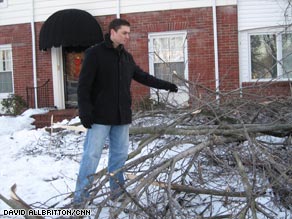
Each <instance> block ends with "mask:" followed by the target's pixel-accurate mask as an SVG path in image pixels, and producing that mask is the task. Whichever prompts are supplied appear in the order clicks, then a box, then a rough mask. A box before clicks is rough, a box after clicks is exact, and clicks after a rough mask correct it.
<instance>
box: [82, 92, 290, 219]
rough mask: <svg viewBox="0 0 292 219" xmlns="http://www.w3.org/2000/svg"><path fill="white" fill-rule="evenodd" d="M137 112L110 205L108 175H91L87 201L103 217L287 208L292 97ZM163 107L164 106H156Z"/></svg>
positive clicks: (253, 214)
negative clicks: (119, 195) (117, 193)
mask: <svg viewBox="0 0 292 219" xmlns="http://www.w3.org/2000/svg"><path fill="white" fill-rule="evenodd" d="M224 99H225V100H224V101H220V102H218V100H217V99H214V100H213V101H208V102H202V100H201V99H198V98H196V99H195V100H196V101H197V103H196V104H195V105H193V106H192V107H188V108H181V109H173V108H172V106H165V105H164V106H163V108H159V109H157V108H155V106H151V107H150V108H152V110H150V111H149V110H148V111H138V112H136V114H135V116H134V121H133V125H132V127H131V129H130V133H131V140H132V142H135V144H133V148H132V151H131V153H130V154H129V159H128V162H127V163H126V165H125V166H124V167H123V170H124V171H125V173H126V176H127V181H126V184H125V185H124V186H121V188H120V189H121V190H122V191H123V192H124V198H125V199H124V200H123V201H122V202H121V203H120V204H119V206H117V205H114V206H113V205H112V202H111V201H110V199H111V196H110V192H109V188H108V180H109V177H110V176H109V174H108V173H107V171H106V170H105V169H104V170H102V171H100V172H98V173H97V174H96V175H95V181H94V183H93V185H92V188H91V190H90V194H91V195H90V198H89V200H88V201H89V203H90V204H91V206H93V209H95V211H96V212H95V213H96V216H95V218H100V215H101V214H102V212H103V211H104V209H107V208H110V213H111V218H123V217H122V216H121V215H123V212H124V211H125V209H126V212H127V215H126V216H125V217H124V218H206V219H207V218H208V219H211V218H212V219H213V218H214V219H215V218H216V219H217V218H277V216H278V213H279V212H282V213H283V214H284V215H285V216H286V217H288V215H290V214H291V212H290V211H291V210H292V198H291V197H292V145H291V144H292V112H291V109H292V100H291V98H290V97H285V98H279V97H278V98H276V97H274V98H271V97H269V98H267V99H266V98H264V97H261V98H257V99H255V98H253V99H248V98H243V97H241V98H239V96H237V95H233V94H232V95H228V96H224ZM158 105H159V107H161V104H158Z"/></svg>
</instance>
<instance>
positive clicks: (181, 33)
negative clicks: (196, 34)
mask: <svg viewBox="0 0 292 219" xmlns="http://www.w3.org/2000/svg"><path fill="white" fill-rule="evenodd" d="M165 37H167V38H170V37H183V38H184V39H186V41H185V46H184V51H183V53H184V60H183V61H184V65H185V68H184V78H185V79H186V80H188V77H189V72H188V40H187V31H186V30H185V31H167V32H151V33H148V44H149V45H148V48H149V49H148V50H149V51H148V52H149V73H150V74H151V75H153V76H154V75H155V72H154V64H155V62H154V60H155V59H154V45H153V41H154V39H157V38H165Z"/></svg>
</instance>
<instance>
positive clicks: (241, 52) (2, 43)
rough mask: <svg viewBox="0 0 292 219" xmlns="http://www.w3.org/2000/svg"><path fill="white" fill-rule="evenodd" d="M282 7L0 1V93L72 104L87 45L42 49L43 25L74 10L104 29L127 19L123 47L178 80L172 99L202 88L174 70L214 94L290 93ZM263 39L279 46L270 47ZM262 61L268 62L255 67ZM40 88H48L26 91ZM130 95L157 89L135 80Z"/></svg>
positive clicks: (245, 1)
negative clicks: (126, 39)
mask: <svg viewBox="0 0 292 219" xmlns="http://www.w3.org/2000/svg"><path fill="white" fill-rule="evenodd" d="M258 5H261V7H258ZM287 5H288V1H287V0H257V1H255V0H212V1H206V0H193V1H190V0H169V1H165V0H156V1H154V0H146V1H141V2H140V1H130V0H118V1H117V0H110V1H94V2H93V1H77V0H75V1H67V0H64V1H44V0H14V1H12V0H0V99H4V98H7V97H8V95H9V94H17V95H20V96H22V97H23V98H24V99H26V100H27V99H28V101H30V102H29V104H30V107H36V106H37V107H43V106H54V107H56V108H57V109H67V108H74V107H76V93H75V92H76V83H77V78H78V74H79V70H80V68H81V65H82V58H83V55H84V49H85V48H83V49H82V48H81V50H80V48H79V50H78V51H74V49H73V51H72V50H70V49H68V48H69V47H67V46H68V45H65V46H64V44H62V43H61V45H60V46H57V47H55V46H53V47H52V48H47V49H46V50H40V49H39V47H40V32H41V30H42V28H43V26H44V23H45V22H46V21H47V20H48V19H49V18H51V17H52V16H53V15H54V13H56V12H59V11H62V10H65V9H73V8H74V9H78V10H82V11H85V12H88V13H89V14H90V15H92V16H93V18H94V19H95V20H96V21H97V23H98V25H99V27H100V28H101V31H102V34H104V33H106V32H107V25H108V23H109V22H110V21H111V20H112V19H113V18H115V17H121V18H124V19H127V20H128V21H129V22H130V23H131V32H132V33H131V41H130V43H129V45H127V50H129V51H130V52H131V53H132V54H133V56H134V58H135V61H136V63H137V64H138V65H139V66H140V67H141V68H142V69H144V70H145V71H146V72H149V73H150V74H153V75H156V76H157V77H160V78H163V79H165V80H170V81H174V82H175V83H177V84H179V85H180V87H181V89H180V90H181V92H178V93H177V94H174V96H172V97H171V98H172V99H173V100H175V103H177V104H186V103H190V102H191V99H190V96H191V94H193V92H194V91H195V90H196V94H195V95H197V96H199V97H200V98H204V95H205V92H206V91H205V90H204V89H193V88H192V87H185V86H184V83H183V82H182V80H179V79H177V77H176V75H178V76H179V77H180V78H183V79H186V80H189V81H193V82H196V83H199V84H201V85H203V86H204V87H206V88H207V89H209V90H212V91H214V92H215V91H220V92H227V91H230V90H234V89H238V88H244V87H250V90H252V91H253V92H254V90H253V89H256V88H255V87H254V86H253V85H254V84H259V83H261V84H264V85H265V86H263V87H262V88H261V92H263V93H264V95H275V94H276V95H289V94H291V93H290V80H289V77H290V76H291V73H290V71H291V70H292V66H291V62H292V58H291V56H289V54H290V53H291V46H290V47H289V45H291V44H292V37H291V34H290V33H289V32H287V31H284V30H287V28H286V29H285V27H287V25H286V26H285V24H286V23H287V21H288V22H289V19H290V20H291V14H290V15H289V14H288V15H287V16H286V17H285V16H284V15H285V8H286V7H287ZM285 18H286V19H285ZM287 19H288V20H287ZM84 25H86V23H85V24H84ZM283 31H284V32H283ZM51 34H54V33H51ZM45 37H46V36H45ZM267 39H270V41H269V42H268V43H267ZM45 40H46V39H45ZM267 44H268V45H269V46H270V47H269V48H274V49H275V48H277V50H276V51H272V52H269V50H268V49H265V45H267ZM75 46H76V47H80V45H75ZM88 46H89V45H88ZM73 47H74V46H73ZM70 48H71V47H70ZM254 51H257V53H255V52H254ZM258 53H260V55H258ZM256 54H257V56H256ZM284 58H285V59H284ZM263 63H265V65H267V66H268V67H269V68H267V67H266V66H265V67H263V68H262V69H260V68H259V66H262V64H263ZM283 69H284V70H285V71H284V70H283ZM287 72H288V73H287ZM271 81H272V82H273V81H274V83H271ZM40 86H44V87H45V92H42V91H41V90H40V89H39V90H34V89H32V91H33V92H31V93H29V92H27V88H30V87H40ZM132 95H133V99H134V100H135V102H139V101H141V100H142V99H144V98H145V97H148V96H151V97H153V98H155V97H156V92H155V91H153V90H152V89H151V90H150V89H149V88H147V87H144V86H142V85H139V84H138V83H136V82H133V83H132ZM161 95H162V96H163V95H164V94H163V91H162V94H161ZM36 97H37V98H36Z"/></svg>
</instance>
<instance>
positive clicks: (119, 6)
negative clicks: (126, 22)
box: [117, 0, 121, 18]
mask: <svg viewBox="0 0 292 219" xmlns="http://www.w3.org/2000/svg"><path fill="white" fill-rule="evenodd" d="M120 15H121V0H117V18H120V17H121V16H120Z"/></svg>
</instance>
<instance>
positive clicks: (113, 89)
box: [74, 19, 178, 204]
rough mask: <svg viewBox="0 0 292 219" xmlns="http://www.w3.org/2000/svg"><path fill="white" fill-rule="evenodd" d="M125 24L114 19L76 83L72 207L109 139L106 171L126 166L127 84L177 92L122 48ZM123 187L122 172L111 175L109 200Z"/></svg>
mask: <svg viewBox="0 0 292 219" xmlns="http://www.w3.org/2000/svg"><path fill="white" fill-rule="evenodd" d="M129 35H130V24H129V22H128V21H126V20H123V19H114V20H113V21H112V22H111V23H110V25H109V34H106V36H105V40H104V42H102V43H100V44H98V45H96V46H93V47H91V48H89V49H88V50H86V52H85V58H84V62H83V66H82V69H81V72H80V77H79V83H78V90H77V93H78V106H79V117H80V120H81V123H82V125H83V126H84V127H85V128H87V129H88V130H87V134H86V138H85V142H84V152H83V157H82V160H81V164H80V170H79V175H78V179H77V183H76V191H75V194H74V202H75V204H78V203H82V202H83V201H85V200H86V198H88V197H89V193H88V191H87V189H88V188H89V187H90V183H92V180H93V179H92V176H91V175H92V174H94V173H95V171H96V168H97V165H98V163H99V160H100V156H101V153H102V149H103V146H104V143H105V140H106V138H107V137H108V138H109V142H110V145H109V159H108V172H109V173H114V172H115V171H116V170H119V169H120V168H121V167H123V165H124V164H125V162H126V159H127V157H128V145H129V124H130V123H131V122H132V111H131V93H130V85H131V80H132V79H134V80H136V81H137V82H139V83H142V84H144V85H146V86H150V87H154V88H157V89H164V90H168V91H170V92H177V90H178V88H177V86H176V85H175V84H172V83H170V82H167V81H163V80H160V79H157V78H155V77H153V76H151V75H149V74H148V73H145V72H143V71H142V70H141V69H140V68H139V67H138V66H137V65H136V64H135V62H134V59H133V57H132V55H131V54H130V53H129V52H127V51H126V50H125V48H124V45H125V44H126V43H127V42H128V41H129ZM123 184H124V176H123V172H122V171H120V172H118V173H116V174H115V175H114V176H111V177H110V189H111V192H112V194H113V195H112V198H113V199H115V198H117V197H118V196H119V195H120V193H118V194H115V192H116V191H118V190H119V188H120V186H121V185H123Z"/></svg>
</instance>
